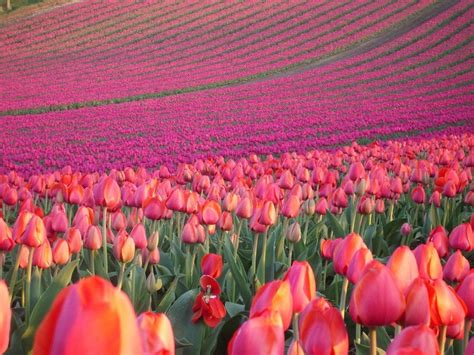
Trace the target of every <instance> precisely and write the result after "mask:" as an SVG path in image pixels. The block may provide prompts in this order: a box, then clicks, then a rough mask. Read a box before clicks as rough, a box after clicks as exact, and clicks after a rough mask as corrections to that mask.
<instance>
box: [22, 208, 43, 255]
mask: <svg viewBox="0 0 474 355" xmlns="http://www.w3.org/2000/svg"><path fill="white" fill-rule="evenodd" d="M45 240H46V227H45V225H44V223H43V220H42V219H41V218H40V217H38V216H32V217H31V219H30V221H29V222H28V224H27V226H26V229H25V231H24V232H23V234H22V235H21V243H22V244H24V245H26V246H28V247H30V248H36V247H39V246H40V245H41V244H43V243H44V241H45Z"/></svg>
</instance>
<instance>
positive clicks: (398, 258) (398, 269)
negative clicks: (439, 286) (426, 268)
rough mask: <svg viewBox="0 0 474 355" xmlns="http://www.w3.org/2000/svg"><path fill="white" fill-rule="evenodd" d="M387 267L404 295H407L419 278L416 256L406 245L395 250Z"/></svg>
mask: <svg viewBox="0 0 474 355" xmlns="http://www.w3.org/2000/svg"><path fill="white" fill-rule="evenodd" d="M387 267H388V268H389V269H390V270H392V273H393V276H394V277H395V280H397V282H398V287H400V290H401V291H402V292H403V294H406V292H407V290H408V288H409V287H410V285H411V283H412V282H413V280H415V279H416V278H417V277H418V276H419V272H418V265H417V262H416V258H415V254H413V252H412V251H411V250H410V248H408V247H407V246H405V245H402V246H400V247H398V248H397V249H395V250H394V252H393V253H392V255H391V256H390V259H388V262H387Z"/></svg>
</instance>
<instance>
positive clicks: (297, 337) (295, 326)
mask: <svg viewBox="0 0 474 355" xmlns="http://www.w3.org/2000/svg"><path fill="white" fill-rule="evenodd" d="M298 317H299V314H298V313H295V314H294V315H293V319H292V323H293V339H294V340H295V342H296V343H299V341H300V332H299V328H298Z"/></svg>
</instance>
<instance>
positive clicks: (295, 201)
mask: <svg viewBox="0 0 474 355" xmlns="http://www.w3.org/2000/svg"><path fill="white" fill-rule="evenodd" d="M300 204H301V201H300V199H299V198H298V197H297V196H294V195H290V196H288V198H287V199H286V200H285V201H284V202H283V206H282V209H281V214H282V215H283V216H285V217H287V218H295V217H296V216H298V213H299V210H300Z"/></svg>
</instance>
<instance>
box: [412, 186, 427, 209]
mask: <svg viewBox="0 0 474 355" xmlns="http://www.w3.org/2000/svg"><path fill="white" fill-rule="evenodd" d="M411 198H412V200H413V202H415V203H416V204H418V205H421V204H424V203H425V200H426V193H425V190H424V189H423V186H421V185H418V186H416V187H415V188H414V189H413V191H412V193H411Z"/></svg>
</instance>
